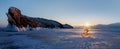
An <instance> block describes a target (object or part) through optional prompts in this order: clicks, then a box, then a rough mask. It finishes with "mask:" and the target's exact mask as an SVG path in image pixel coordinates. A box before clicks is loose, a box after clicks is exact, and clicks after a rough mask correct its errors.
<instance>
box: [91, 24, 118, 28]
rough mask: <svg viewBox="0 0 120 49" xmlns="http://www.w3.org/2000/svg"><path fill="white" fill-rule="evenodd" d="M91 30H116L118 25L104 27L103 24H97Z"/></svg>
mask: <svg viewBox="0 0 120 49" xmlns="http://www.w3.org/2000/svg"><path fill="white" fill-rule="evenodd" d="M92 28H96V29H99V28H100V29H101V28H102V29H118V28H120V23H112V24H108V25H104V24H98V25H95V26H92Z"/></svg>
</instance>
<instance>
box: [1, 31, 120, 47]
mask: <svg viewBox="0 0 120 49" xmlns="http://www.w3.org/2000/svg"><path fill="white" fill-rule="evenodd" d="M113 33H114V34H113ZM119 36H120V32H118V31H116V32H108V31H97V30H92V31H90V34H88V35H84V34H82V30H81V29H40V30H34V31H24V32H0V49H119V48H120V42H119V40H120V37H119Z"/></svg>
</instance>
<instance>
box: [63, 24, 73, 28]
mask: <svg viewBox="0 0 120 49" xmlns="http://www.w3.org/2000/svg"><path fill="white" fill-rule="evenodd" d="M63 27H64V28H73V27H72V26H71V25H69V24H64V25H63Z"/></svg>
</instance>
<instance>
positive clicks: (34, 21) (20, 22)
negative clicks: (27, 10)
mask: <svg viewBox="0 0 120 49" xmlns="http://www.w3.org/2000/svg"><path fill="white" fill-rule="evenodd" d="M6 15H7V17H8V23H9V25H8V26H16V27H17V28H18V30H20V31H21V28H27V27H30V28H38V27H43V28H64V26H63V25H62V24H61V23H59V22H57V21H54V20H48V19H44V18H33V17H28V16H26V15H23V14H22V13H21V11H20V10H19V9H18V8H16V7H10V8H9V9H8V13H6ZM65 28H66V27H65ZM67 28H73V27H72V26H70V25H69V26H67ZM23 30H25V29H23Z"/></svg>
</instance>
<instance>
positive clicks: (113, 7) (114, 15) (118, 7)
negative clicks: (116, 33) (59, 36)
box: [0, 0, 120, 27]
mask: <svg viewBox="0 0 120 49" xmlns="http://www.w3.org/2000/svg"><path fill="white" fill-rule="evenodd" d="M11 6H14V7H17V8H18V9H20V10H21V11H22V14H24V15H27V16H30V17H39V18H46V19H52V20H56V21H58V22H60V23H62V24H66V23H67V24H70V25H73V26H81V25H83V24H84V23H86V22H87V23H90V24H91V25H97V24H110V23H118V22H120V0H0V26H2V27H3V26H7V24H8V22H7V16H6V15H5V13H7V12H8V9H9V7H11Z"/></svg>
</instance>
